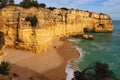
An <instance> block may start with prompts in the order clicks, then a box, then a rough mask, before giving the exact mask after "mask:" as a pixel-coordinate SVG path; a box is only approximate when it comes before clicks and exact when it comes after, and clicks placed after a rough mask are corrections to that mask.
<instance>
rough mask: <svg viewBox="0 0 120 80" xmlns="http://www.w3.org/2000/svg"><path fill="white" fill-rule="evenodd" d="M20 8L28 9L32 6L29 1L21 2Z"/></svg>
mask: <svg viewBox="0 0 120 80" xmlns="http://www.w3.org/2000/svg"><path fill="white" fill-rule="evenodd" d="M20 6H21V7H23V8H30V7H31V6H32V2H31V0H23V1H22V2H20Z"/></svg>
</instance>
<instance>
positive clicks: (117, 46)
mask: <svg viewBox="0 0 120 80" xmlns="http://www.w3.org/2000/svg"><path fill="white" fill-rule="evenodd" d="M113 24H114V32H113V33H92V34H93V35H94V36H95V39H94V40H80V41H79V42H78V43H77V46H78V47H80V48H81V49H82V52H83V57H82V59H80V61H79V63H78V65H79V68H80V69H81V70H83V69H84V68H86V67H88V66H90V65H91V64H92V63H93V62H95V61H101V62H105V63H108V64H109V67H110V69H111V70H112V71H114V72H115V74H116V75H117V77H119V78H120V21H113Z"/></svg>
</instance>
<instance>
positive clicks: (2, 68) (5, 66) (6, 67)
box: [0, 61, 10, 75]
mask: <svg viewBox="0 0 120 80" xmlns="http://www.w3.org/2000/svg"><path fill="white" fill-rule="evenodd" d="M9 71H10V64H9V63H8V62H5V61H2V62H1V65H0V73H1V74H3V75H8V74H9Z"/></svg>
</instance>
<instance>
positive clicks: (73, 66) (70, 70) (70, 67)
mask: <svg viewBox="0 0 120 80" xmlns="http://www.w3.org/2000/svg"><path fill="white" fill-rule="evenodd" d="M74 47H75V48H76V50H78V52H79V54H80V56H79V57H78V58H74V59H72V60H69V61H68V63H67V66H66V68H65V72H66V73H67V77H66V80H72V78H73V77H74V71H75V70H79V69H78V66H77V63H78V60H80V59H81V58H82V49H81V48H79V47H77V46H74Z"/></svg>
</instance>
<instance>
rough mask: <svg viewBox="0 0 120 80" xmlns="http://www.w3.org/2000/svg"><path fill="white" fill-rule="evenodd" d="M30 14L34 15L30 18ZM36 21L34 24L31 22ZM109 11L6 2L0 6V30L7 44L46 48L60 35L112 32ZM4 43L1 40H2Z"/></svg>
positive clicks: (41, 49) (34, 50)
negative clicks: (6, 3)
mask: <svg viewBox="0 0 120 80" xmlns="http://www.w3.org/2000/svg"><path fill="white" fill-rule="evenodd" d="M31 18H32V19H33V20H32V21H31ZM34 23H36V24H34ZM112 30H113V25H112V20H111V18H110V16H109V15H107V14H101V13H95V12H89V11H82V10H73V9H70V10H63V9H54V10H53V11H51V10H49V9H44V8H34V7H33V8H29V9H24V8H21V7H15V6H8V7H5V8H3V9H1V10H0V32H1V33H2V37H4V39H1V40H3V41H2V43H3V42H5V46H6V47H16V48H22V49H26V50H30V51H33V52H41V51H45V50H46V49H47V47H48V46H49V45H51V44H52V43H53V42H54V41H55V40H58V39H60V38H61V37H68V36H74V35H82V34H84V32H85V31H88V32H112ZM2 45H3V44H2Z"/></svg>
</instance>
